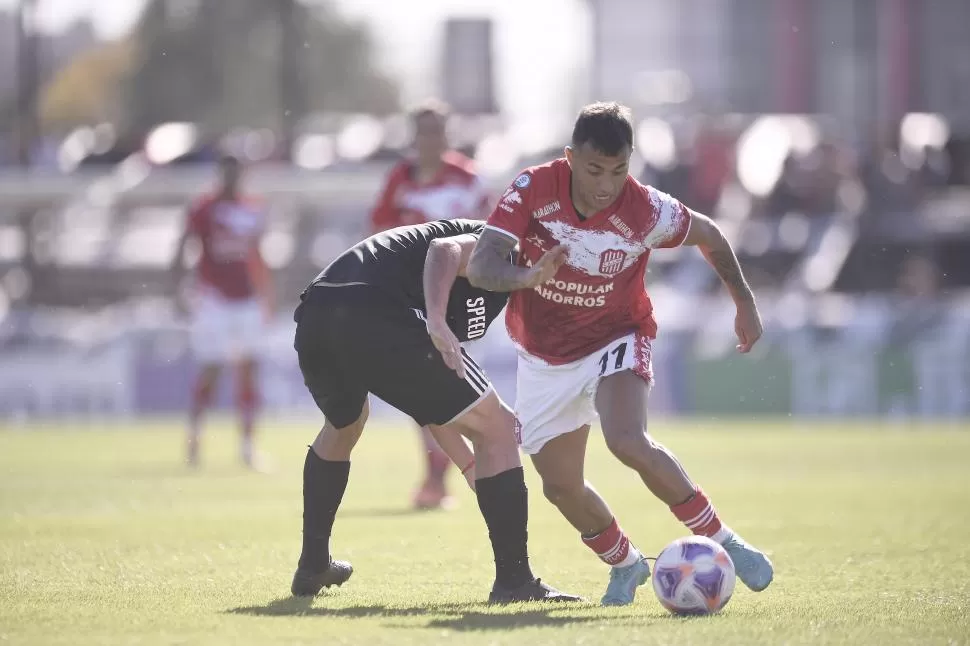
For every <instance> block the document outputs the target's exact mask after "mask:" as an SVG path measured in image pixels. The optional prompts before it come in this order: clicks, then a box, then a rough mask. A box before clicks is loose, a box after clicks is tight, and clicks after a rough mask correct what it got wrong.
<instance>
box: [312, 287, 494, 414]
mask: <svg viewBox="0 0 970 646" xmlns="http://www.w3.org/2000/svg"><path fill="white" fill-rule="evenodd" d="M294 319H295V320H296V339H295V342H294V347H295V348H296V352H297V356H298V357H299V360H300V370H301V371H302V372H303V380H304V382H305V383H306V386H307V388H308V389H309V390H310V394H312V395H313V399H314V401H316V403H317V406H319V408H320V410H321V411H323V414H324V415H325V416H326V417H327V420H328V421H329V422H330V423H331V424H333V425H334V426H336V427H337V428H343V427H345V426H348V425H350V424H351V423H353V422H354V421H355V420H357V418H359V417H360V414H361V411H362V410H363V407H364V403H365V401H366V400H367V394H368V393H373V394H374V395H376V396H377V397H380V398H381V399H383V400H384V401H385V402H387V403H388V404H390V405H391V406H394V407H395V408H397V409H398V410H400V411H401V412H403V413H405V414H407V415H410V416H411V417H412V418H414V421H416V422H417V423H418V424H420V425H421V426H424V425H426V424H436V425H443V424H447V423H448V422H450V421H452V420H454V419H456V418H457V417H459V416H461V414H462V413H464V412H465V411H466V410H468V409H470V408H472V407H473V406H474V405H475V404H476V403H478V402H479V401H480V400H481V399H483V398H484V397H485V396H486V395H487V394H488V393H489V392H490V391H491V389H492V385H491V383H490V382H489V381H488V378H487V377H486V376H485V372H484V371H483V370H482V369H481V368H480V367H479V366H478V364H476V363H475V361H474V360H473V359H472V358H471V357H470V356H468V355H467V354H465V353H464V350H462V354H463V355H464V356H463V359H464V361H465V378H464V379H462V378H461V377H459V376H458V373H456V372H455V371H454V370H452V369H451V368H449V367H448V366H447V365H445V362H444V360H442V358H441V354H440V353H439V352H438V350H437V349H436V348H435V347H434V345H433V344H432V343H431V337H429V336H428V332H427V328H426V327H425V323H424V320H423V318H422V314H421V312H420V311H415V310H412V309H409V308H407V307H406V306H404V305H401V304H398V303H396V302H394V301H393V299H391V298H389V297H388V296H387V295H386V294H384V293H383V292H381V291H380V290H378V289H377V288H375V287H371V286H368V285H352V286H343V287H322V286H318V287H313V288H311V289H309V290H308V291H307V293H306V294H305V296H304V299H303V302H302V303H300V305H299V307H297V309H296V314H295V315H294Z"/></svg>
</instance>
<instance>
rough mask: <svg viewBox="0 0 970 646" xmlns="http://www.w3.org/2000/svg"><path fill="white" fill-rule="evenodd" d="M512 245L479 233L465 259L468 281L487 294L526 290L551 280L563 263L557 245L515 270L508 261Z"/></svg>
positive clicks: (509, 239) (505, 238) (492, 233)
mask: <svg viewBox="0 0 970 646" xmlns="http://www.w3.org/2000/svg"><path fill="white" fill-rule="evenodd" d="M515 243H516V241H515V239H514V238H512V237H511V236H508V235H505V234H504V233H500V232H498V231H493V230H491V229H486V230H485V231H483V232H482V234H481V236H480V237H479V239H478V244H476V245H475V249H474V250H473V251H472V255H471V258H469V260H468V267H467V268H466V277H467V278H468V282H470V283H471V284H472V285H474V286H475V287H478V288H480V289H487V290H488V291H490V292H511V291H515V290H517V289H529V288H532V287H536V286H538V285H541V284H542V283H544V282H546V281H547V280H549V279H551V278H552V277H553V276H555V275H556V271H557V270H558V269H559V268H560V267H562V265H563V264H564V263H565V262H566V249H565V247H563V246H562V245H559V246H556V247H553V248H552V249H550V250H549V251H547V252H546V253H545V254H543V256H542V257H541V258H540V259H539V261H538V262H536V263H535V264H534V265H533V266H532V267H518V266H516V265H513V264H512V263H510V262H509V256H510V255H511V253H512V250H513V249H514V248H515Z"/></svg>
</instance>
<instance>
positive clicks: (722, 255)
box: [684, 211, 754, 303]
mask: <svg viewBox="0 0 970 646" xmlns="http://www.w3.org/2000/svg"><path fill="white" fill-rule="evenodd" d="M684 244H685V245H688V246H695V247H697V248H698V250H700V252H701V253H702V254H703V255H704V258H705V259H706V260H707V262H708V264H710V266H711V267H712V268H713V269H714V271H715V272H717V275H718V276H719V277H720V279H721V282H723V283H724V286H725V287H727V289H728V291H729V292H730V293H731V297H732V298H733V299H734V302H735V303H741V302H748V301H754V293H753V292H752V291H751V287H750V286H749V285H748V281H747V280H745V278H744V272H742V271H741V264H740V263H739V262H738V257H737V256H736V255H735V253H734V249H733V248H732V247H731V243H730V242H728V239H727V237H725V235H724V232H723V231H722V230H721V227H719V226H717V223H716V222H714V221H713V220H711V219H710V218H709V217H707V216H706V215H701V214H700V213H695V212H693V211H691V220H690V231H689V232H688V233H687V239H685V240H684Z"/></svg>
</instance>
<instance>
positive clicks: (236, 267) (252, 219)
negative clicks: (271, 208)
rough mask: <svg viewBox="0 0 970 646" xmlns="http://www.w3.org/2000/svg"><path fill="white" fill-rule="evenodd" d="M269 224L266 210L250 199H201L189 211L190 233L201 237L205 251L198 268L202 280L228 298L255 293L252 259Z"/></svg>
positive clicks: (250, 295) (211, 197)
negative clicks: (267, 223)
mask: <svg viewBox="0 0 970 646" xmlns="http://www.w3.org/2000/svg"><path fill="white" fill-rule="evenodd" d="M265 227H266V217H265V214H264V212H263V210H262V209H261V208H260V207H259V206H258V205H256V204H255V203H253V202H251V201H248V200H221V199H219V198H217V197H215V196H206V197H203V198H202V199H200V200H199V201H198V202H197V203H196V204H195V205H194V206H193V207H192V209H191V210H190V211H189V222H188V228H189V233H190V234H192V235H195V236H196V237H198V239H199V241H200V242H201V244H202V254H201V257H200V258H199V264H198V267H197V269H196V271H197V276H198V279H199V282H201V283H202V284H203V285H204V286H206V287H208V288H211V289H213V290H215V291H216V292H218V293H219V294H221V295H222V296H223V297H225V298H226V299H228V300H241V299H247V298H251V297H252V296H253V295H254V294H255V291H256V290H255V286H254V285H253V277H252V274H251V270H250V268H251V262H252V259H253V257H254V254H257V253H259V240H260V238H261V237H262V235H263V231H264V230H265Z"/></svg>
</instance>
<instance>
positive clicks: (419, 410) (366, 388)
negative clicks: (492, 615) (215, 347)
mask: <svg viewBox="0 0 970 646" xmlns="http://www.w3.org/2000/svg"><path fill="white" fill-rule="evenodd" d="M483 229H484V223H483V222H479V221H475V220H441V221H437V222H429V223H426V224H419V225H414V226H405V227H398V228H396V229H391V230H389V231H384V232H382V233H379V234H377V235H374V236H372V237H370V238H368V239H366V240H364V241H363V242H361V243H360V244H358V245H356V246H354V247H353V248H351V249H349V250H348V251H346V252H344V253H343V254H342V255H341V256H340V257H338V258H337V259H336V260H334V261H333V262H332V263H331V264H330V265H329V266H328V267H327V268H326V269H324V270H323V272H321V273H320V275H319V276H317V277H316V279H314V281H313V282H312V283H311V284H310V286H309V287H307V289H306V290H305V291H304V293H303V295H302V296H301V301H302V302H301V303H300V305H299V306H298V307H297V310H296V314H295V316H294V318H295V320H296V323H297V327H296V340H295V347H296V351H297V355H298V356H299V360H300V370H301V371H302V372H303V377H304V380H305V382H306V385H307V388H308V389H309V390H310V393H311V394H312V395H313V398H314V400H315V401H316V403H317V405H318V406H319V407H320V410H321V411H323V413H324V415H325V416H326V423H325V424H324V427H323V430H321V431H320V434H319V435H318V436H317V438H316V440H314V442H313V445H312V446H311V447H310V450H309V451H308V452H307V456H306V463H305V465H304V468H303V550H302V553H301V555H300V561H299V565H298V567H297V570H296V574H295V575H294V577H293V585H292V588H291V590H292V592H293V594H294V595H296V596H312V595H315V594H317V593H318V592H319V591H320V589H321V588H323V587H329V586H331V585H338V586H339V585H341V584H342V583H344V582H345V581H346V580H347V579H348V578H350V575H351V574H352V573H353V568H352V567H351V565H350V563H347V562H345V561H336V560H333V559H332V557H331V555H330V533H331V530H332V528H333V523H334V516H335V515H336V512H337V508H338V507H339V505H340V500H341V498H342V497H343V494H344V489H345V488H346V486H347V479H348V476H349V473H350V454H351V451H352V450H353V448H354V445H355V444H356V443H357V440H358V439H359V438H360V434H361V432H362V431H363V429H364V424H365V423H366V421H367V414H368V406H367V395H368V393H373V394H374V395H376V396H378V397H380V398H381V399H383V400H384V401H386V402H387V403H389V404H391V405H392V406H394V407H395V408H397V409H399V410H400V411H402V412H404V413H406V414H408V415H410V416H411V417H413V418H414V420H415V421H416V422H417V423H418V424H419V425H422V426H424V425H428V426H430V428H431V429H432V431H433V432H434V433H435V435H436V438H439V441H440V442H441V443H442V444H443V447H442V448H445V450H446V451H447V450H448V449H447V448H446V447H447V446H454V443H453V442H449V441H448V439H449V438H451V439H457V440H459V443H460V444H461V445H462V446H464V444H463V443H462V442H460V437H459V435H458V434H461V435H463V436H465V437H467V438H468V439H469V440H470V441H471V443H472V446H473V447H474V451H475V457H474V469H475V477H474V481H473V482H470V484H472V485H473V487H474V489H475V494H476V496H477V498H478V506H479V509H480V510H481V512H482V516H483V517H484V518H485V524H486V525H487V526H488V533H489V539H490V540H491V543H492V551H493V553H494V557H495V584H494V585H493V587H492V591H491V594H490V595H489V602H491V603H509V602H514V601H533V600H548V601H577V600H579V598H578V597H576V596H573V595H569V594H565V593H562V592H560V591H558V590H555V589H554V588H552V587H550V586H548V585H546V584H545V583H542V582H541V581H540V580H539V579H538V578H536V577H535V576H534V575H533V573H532V570H531V569H530V567H529V557H528V547H527V542H528V540H527V533H528V532H527V525H528V499H527V498H528V495H527V491H526V486H525V480H524V477H523V472H522V463H521V461H520V460H519V452H518V446H517V444H516V442H515V437H514V433H513V422H514V420H513V416H512V412H511V411H510V410H509V408H508V407H507V406H505V404H504V403H503V402H502V401H501V399H499V397H498V395H497V394H496V393H495V392H494V390H493V388H492V385H491V383H489V381H488V377H486V376H485V373H484V372H483V371H482V369H481V368H480V367H479V366H478V365H477V364H476V363H475V361H474V360H473V359H472V358H471V357H470V356H468V355H467V354H466V353H465V351H464V350H463V349H462V347H461V342H463V341H467V340H469V339H474V338H477V337H478V336H481V335H482V334H484V332H485V329H486V328H487V327H488V325H489V323H491V322H492V321H493V320H494V319H495V317H496V316H498V314H499V313H500V312H501V311H502V308H504V307H505V302H506V299H507V298H508V294H507V293H495V292H488V291H484V290H481V289H477V288H474V287H472V286H471V285H470V284H469V282H468V280H467V279H466V278H465V277H464V275H465V267H466V264H467V262H468V258H469V256H470V255H471V251H472V248H473V247H474V246H475V242H476V240H477V239H478V236H479V235H480V234H481V232H482V230H483ZM564 260H565V257H564V254H563V251H562V250H561V249H556V250H552V251H550V252H548V254H547V255H546V256H545V257H543V258H542V259H540V261H539V262H537V263H536V264H535V266H534V267H533V271H532V273H531V274H530V276H529V279H528V283H527V284H523V285H522V287H530V286H535V285H539V284H541V283H543V282H545V281H546V280H548V279H549V278H550V277H551V276H552V275H553V274H555V272H556V269H558V267H559V266H560V265H561V264H562V262H563V261H564ZM466 450H467V449H466ZM449 454H450V455H451V456H452V457H453V458H454V457H455V456H454V453H453V452H449ZM459 466H460V467H461V466H470V465H463V464H459Z"/></svg>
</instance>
